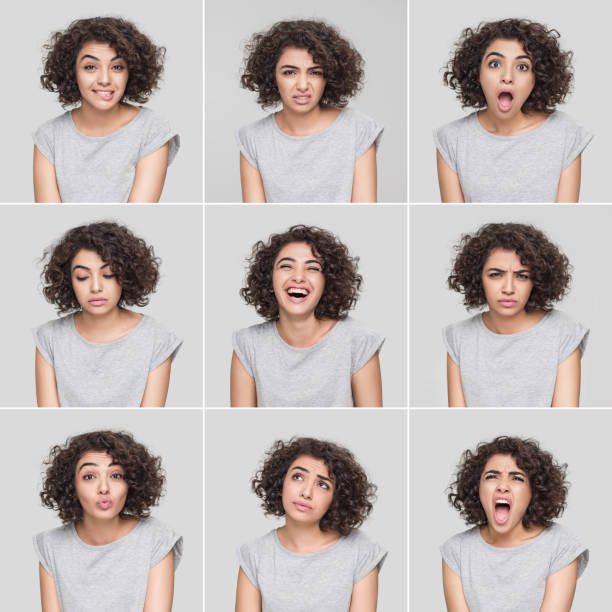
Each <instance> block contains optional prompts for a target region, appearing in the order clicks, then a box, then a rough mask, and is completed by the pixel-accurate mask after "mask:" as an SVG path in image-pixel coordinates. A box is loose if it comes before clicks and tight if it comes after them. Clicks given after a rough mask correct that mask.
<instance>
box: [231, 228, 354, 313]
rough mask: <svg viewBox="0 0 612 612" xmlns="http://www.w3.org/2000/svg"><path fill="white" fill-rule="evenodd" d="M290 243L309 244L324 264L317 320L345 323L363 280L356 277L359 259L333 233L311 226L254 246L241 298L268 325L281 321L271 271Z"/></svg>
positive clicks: (292, 229) (289, 231)
mask: <svg viewBox="0 0 612 612" xmlns="http://www.w3.org/2000/svg"><path fill="white" fill-rule="evenodd" d="M290 242H306V243H307V244H309V245H310V247H311V249H312V254H313V255H314V256H315V257H319V258H321V259H322V260H323V262H322V268H323V275H324V276H325V289H324V290H323V295H322V296H321V299H320V300H319V303H318V304H317V306H316V308H315V312H314V314H315V317H316V318H317V319H323V318H330V319H343V318H345V317H346V316H347V314H348V311H349V310H350V309H351V308H353V306H354V305H355V303H356V302H357V298H358V296H359V288H360V287H361V283H362V281H363V278H362V277H361V274H358V273H357V265H358V263H359V257H351V256H350V255H349V251H348V249H347V247H346V246H345V245H344V244H342V242H340V240H339V239H338V238H336V236H334V235H333V234H332V233H330V232H328V231H326V230H324V229H321V228H319V227H313V226H308V225H294V226H292V227H290V228H289V229H288V230H287V231H286V232H284V233H282V234H272V235H271V236H270V237H269V238H268V242H267V243H264V242H262V241H261V240H260V241H259V242H257V243H255V244H254V245H253V250H252V253H251V257H249V258H248V259H247V261H248V262H249V264H250V265H249V272H248V274H247V278H246V287H243V288H242V289H241V290H240V295H241V296H242V297H243V298H244V300H245V301H246V303H247V304H252V305H253V306H255V310H256V311H257V312H258V314H260V315H261V316H262V317H265V318H266V319H268V320H269V321H272V320H275V319H278V302H277V301H276V296H275V295H274V291H273V290H272V271H273V268H274V261H275V260H276V257H277V256H278V253H279V251H280V250H281V249H282V248H283V247H284V246H285V245H286V244H289V243H290Z"/></svg>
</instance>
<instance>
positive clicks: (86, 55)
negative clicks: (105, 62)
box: [79, 53, 121, 62]
mask: <svg viewBox="0 0 612 612" xmlns="http://www.w3.org/2000/svg"><path fill="white" fill-rule="evenodd" d="M85 58H90V59H92V60H95V61H96V62H99V61H100V58H99V57H96V56H95V55H89V53H86V54H85V55H84V56H83V57H81V59H80V60H79V61H80V62H82V61H83V60H84V59H85ZM116 59H121V56H120V55H115V57H113V58H112V59H111V60H110V61H111V62H114V61H115V60H116Z"/></svg>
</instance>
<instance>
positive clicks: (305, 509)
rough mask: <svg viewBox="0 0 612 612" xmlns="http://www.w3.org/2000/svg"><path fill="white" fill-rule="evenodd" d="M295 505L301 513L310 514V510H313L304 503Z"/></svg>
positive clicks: (294, 503)
mask: <svg viewBox="0 0 612 612" xmlns="http://www.w3.org/2000/svg"><path fill="white" fill-rule="evenodd" d="M293 505H294V506H295V507H296V508H297V509H298V510H299V511H300V512H308V511H309V510H312V507H311V506H309V505H308V504H306V503H304V502H293Z"/></svg>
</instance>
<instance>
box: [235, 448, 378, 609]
mask: <svg viewBox="0 0 612 612" xmlns="http://www.w3.org/2000/svg"><path fill="white" fill-rule="evenodd" d="M251 485H252V487H253V491H254V492H255V494H256V495H257V496H258V497H259V498H260V499H261V500H262V508H263V509H264V510H265V513H266V514H272V515H274V516H284V517H285V524H284V525H283V526H282V527H280V528H278V529H273V530H272V531H270V532H269V533H267V534H266V535H265V536H263V537H261V538H259V539H258V540H255V541H254V542H252V543H250V544H245V545H243V546H241V547H240V549H239V550H238V559H239V561H240V570H239V572H238V586H237V589H236V612H261V611H262V610H266V611H267V612H287V610H295V612H306V611H309V612H310V611H312V610H325V611H326V612H375V611H376V602H377V598H378V573H379V571H380V569H381V567H382V564H383V562H384V560H385V557H386V556H387V553H386V551H385V550H384V549H383V548H381V547H380V546H379V545H378V544H374V543H373V542H370V541H369V540H368V538H367V537H366V536H365V535H363V534H362V533H361V532H360V531H358V529H357V527H359V526H360V525H361V524H362V523H363V521H364V520H365V519H366V518H367V516H368V515H369V513H370V512H371V511H372V499H373V498H374V493H375V491H376V487H375V486H374V485H373V484H372V483H370V482H369V481H368V478H367V476H366V474H365V472H364V470H363V468H362V467H361V466H360V465H359V464H358V463H357V461H356V460H355V458H354V457H353V455H352V454H351V452H350V451H348V450H347V449H346V448H342V447H341V446H338V445H336V444H333V443H331V442H325V441H322V440H315V439H312V438H292V439H291V440H289V442H287V443H285V442H283V441H281V440H278V441H277V442H276V443H275V444H274V445H273V446H272V448H271V449H270V450H269V451H268V453H267V456H266V459H265V461H264V464H263V467H262V469H261V470H260V471H259V472H258V473H257V474H256V476H255V477H254V478H253V480H252V482H251Z"/></svg>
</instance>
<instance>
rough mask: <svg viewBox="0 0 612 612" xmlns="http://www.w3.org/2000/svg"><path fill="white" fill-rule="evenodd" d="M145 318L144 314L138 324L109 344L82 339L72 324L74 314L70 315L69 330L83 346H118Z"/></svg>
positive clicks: (73, 323)
mask: <svg viewBox="0 0 612 612" xmlns="http://www.w3.org/2000/svg"><path fill="white" fill-rule="evenodd" d="M146 318H147V315H146V314H143V315H142V317H141V319H140V321H138V323H136V325H135V326H134V327H133V328H132V329H131V330H130V331H129V332H128V333H127V334H125V335H124V336H121V338H117V339H116V340H111V341H110V342H92V341H91V340H87V338H84V337H83V336H81V334H80V333H79V330H78V329H77V328H76V324H75V322H74V314H71V315H70V319H71V320H70V329H71V330H72V331H73V332H74V333H75V334H76V336H77V338H79V339H80V340H81V341H82V342H84V343H85V344H88V345H90V346H112V345H116V344H119V343H120V342H122V341H124V340H126V339H127V338H129V337H130V336H132V334H133V333H134V332H135V331H136V330H137V329H139V328H140V326H141V325H142V323H143V321H144V320H145V319H146Z"/></svg>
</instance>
